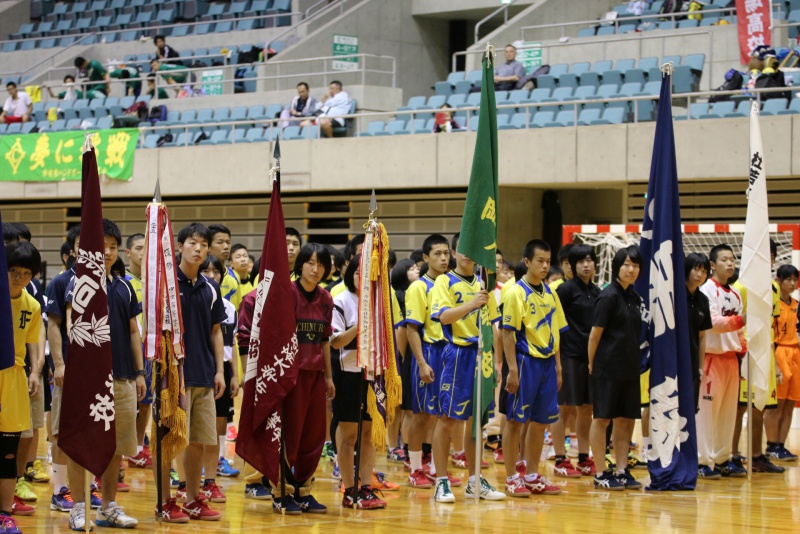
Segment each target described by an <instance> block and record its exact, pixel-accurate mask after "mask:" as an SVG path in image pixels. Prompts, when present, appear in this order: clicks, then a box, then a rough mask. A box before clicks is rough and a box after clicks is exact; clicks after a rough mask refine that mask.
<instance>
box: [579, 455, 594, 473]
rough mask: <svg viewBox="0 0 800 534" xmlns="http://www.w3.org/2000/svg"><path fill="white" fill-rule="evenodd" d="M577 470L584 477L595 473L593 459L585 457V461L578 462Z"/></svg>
mask: <svg viewBox="0 0 800 534" xmlns="http://www.w3.org/2000/svg"><path fill="white" fill-rule="evenodd" d="M578 471H580V472H581V475H583V476H585V477H589V476H592V475H596V474H597V466H595V465H594V459H592V458H587V459H586V460H585V461H583V462H580V463H578Z"/></svg>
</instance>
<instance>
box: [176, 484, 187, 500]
mask: <svg viewBox="0 0 800 534" xmlns="http://www.w3.org/2000/svg"><path fill="white" fill-rule="evenodd" d="M175 498H176V499H180V500H182V501H185V500H186V482H181V483H180V484H178V489H176V490H175Z"/></svg>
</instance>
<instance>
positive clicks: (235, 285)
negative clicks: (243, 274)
mask: <svg viewBox="0 0 800 534" xmlns="http://www.w3.org/2000/svg"><path fill="white" fill-rule="evenodd" d="M219 290H220V293H222V298H224V299H225V300H227V301H228V302H230V303H231V304H233V305H234V306H235V307H236V309H237V310H238V309H239V304H241V303H242V297H241V296H240V295H239V277H237V276H236V272H235V271H234V270H233V268H231V267H228V272H227V273H226V274H225V278H223V279H222V282H221V283H220V284H219Z"/></svg>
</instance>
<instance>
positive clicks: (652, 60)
mask: <svg viewBox="0 0 800 534" xmlns="http://www.w3.org/2000/svg"><path fill="white" fill-rule="evenodd" d="M653 67H658V58H657V57H643V58H639V61H638V62H637V64H636V68H639V69H642V70H643V71H645V72H647V71H648V70H649V69H651V68H653Z"/></svg>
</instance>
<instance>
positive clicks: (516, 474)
mask: <svg viewBox="0 0 800 534" xmlns="http://www.w3.org/2000/svg"><path fill="white" fill-rule="evenodd" d="M518 478H519V473H514V474H513V475H511V476H510V477H506V482H508V483H511V482H513V481H515V480H517V479H518Z"/></svg>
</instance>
